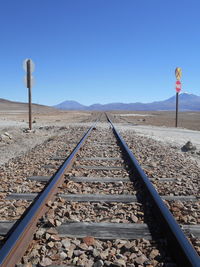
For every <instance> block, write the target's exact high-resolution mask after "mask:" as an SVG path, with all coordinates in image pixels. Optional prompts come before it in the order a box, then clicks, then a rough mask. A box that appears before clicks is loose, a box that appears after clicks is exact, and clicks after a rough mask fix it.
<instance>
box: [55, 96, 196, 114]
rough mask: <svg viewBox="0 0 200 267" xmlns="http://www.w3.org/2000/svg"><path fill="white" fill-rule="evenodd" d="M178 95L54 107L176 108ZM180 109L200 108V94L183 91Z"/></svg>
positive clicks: (108, 108)
mask: <svg viewBox="0 0 200 267" xmlns="http://www.w3.org/2000/svg"><path fill="white" fill-rule="evenodd" d="M175 105H176V96H175V95H174V96H172V97H170V98H168V99H166V100H163V101H155V102H151V103H140V102H136V103H127V104H126V103H108V104H104V105H102V104H93V105H90V106H85V105H82V104H80V103H78V102H76V101H68V100H67V101H64V102H62V103H60V104H58V105H55V106H54V108H57V109H62V110H175ZM179 110H182V111H184V110H196V111H197V110H199V111H200V96H197V95H193V94H188V93H181V94H179Z"/></svg>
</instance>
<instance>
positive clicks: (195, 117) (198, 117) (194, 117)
mask: <svg viewBox="0 0 200 267" xmlns="http://www.w3.org/2000/svg"><path fill="white" fill-rule="evenodd" d="M113 114H115V116H116V117H118V118H119V117H121V119H122V121H124V122H129V123H133V124H134V125H135V124H136V125H154V126H166V127H174V126H175V112H174V111H133V112H131V111H128V112H127V111H124V112H122V111H118V112H113ZM178 127H179V128H186V129H191V130H198V131H200V112H195V111H194V112H179V114H178Z"/></svg>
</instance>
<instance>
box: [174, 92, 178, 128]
mask: <svg viewBox="0 0 200 267" xmlns="http://www.w3.org/2000/svg"><path fill="white" fill-rule="evenodd" d="M177 126H178V93H176V123H175V127H177Z"/></svg>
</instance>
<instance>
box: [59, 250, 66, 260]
mask: <svg viewBox="0 0 200 267" xmlns="http://www.w3.org/2000/svg"><path fill="white" fill-rule="evenodd" d="M60 258H61V259H62V260H64V259H66V258H67V254H66V253H65V252H64V251H62V252H61V253H60Z"/></svg>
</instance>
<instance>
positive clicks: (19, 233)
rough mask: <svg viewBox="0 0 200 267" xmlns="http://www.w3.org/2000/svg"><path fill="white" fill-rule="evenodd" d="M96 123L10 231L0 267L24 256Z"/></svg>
mask: <svg viewBox="0 0 200 267" xmlns="http://www.w3.org/2000/svg"><path fill="white" fill-rule="evenodd" d="M95 125H96V122H95V123H94V124H93V126H92V127H90V129H89V130H88V131H87V132H86V133H85V134H84V136H83V137H82V138H81V140H80V142H79V143H78V144H77V146H76V147H75V148H74V150H73V151H72V153H71V154H70V155H69V157H68V158H67V159H66V160H65V161H64V163H63V164H62V165H61V167H60V168H59V169H58V171H57V172H56V173H55V174H54V175H53V176H52V178H51V179H50V181H49V182H48V184H47V185H46V186H45V188H44V189H43V191H42V192H41V193H40V194H39V195H38V197H37V198H36V199H35V200H34V201H33V203H32V204H31V206H30V207H29V208H28V210H27V211H25V213H24V214H23V215H22V217H21V219H20V220H19V221H18V222H17V223H16V224H15V225H14V227H13V228H12V229H11V231H10V234H9V236H8V238H7V240H6V241H5V243H4V245H3V246H2V248H1V250H0V267H13V266H15V264H16V263H17V262H18V261H19V260H20V259H21V257H22V256H23V255H24V253H25V251H26V249H27V247H28V245H29V243H30V242H31V241H32V239H33V234H34V232H35V229H36V226H37V222H38V220H39V219H40V218H41V217H42V215H44V213H45V212H46V211H47V209H48V207H47V205H46V204H47V203H48V201H49V200H53V199H54V197H55V194H56V193H57V191H58V187H59V186H60V185H61V184H62V183H63V181H64V173H65V171H66V170H69V169H70V167H71V165H72V163H73V161H74V159H75V157H76V155H77V153H78V152H79V150H80V148H81V147H82V145H83V144H84V142H85V140H86V139H87V137H88V136H89V134H90V132H91V131H92V130H93V129H94V127H95Z"/></svg>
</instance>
